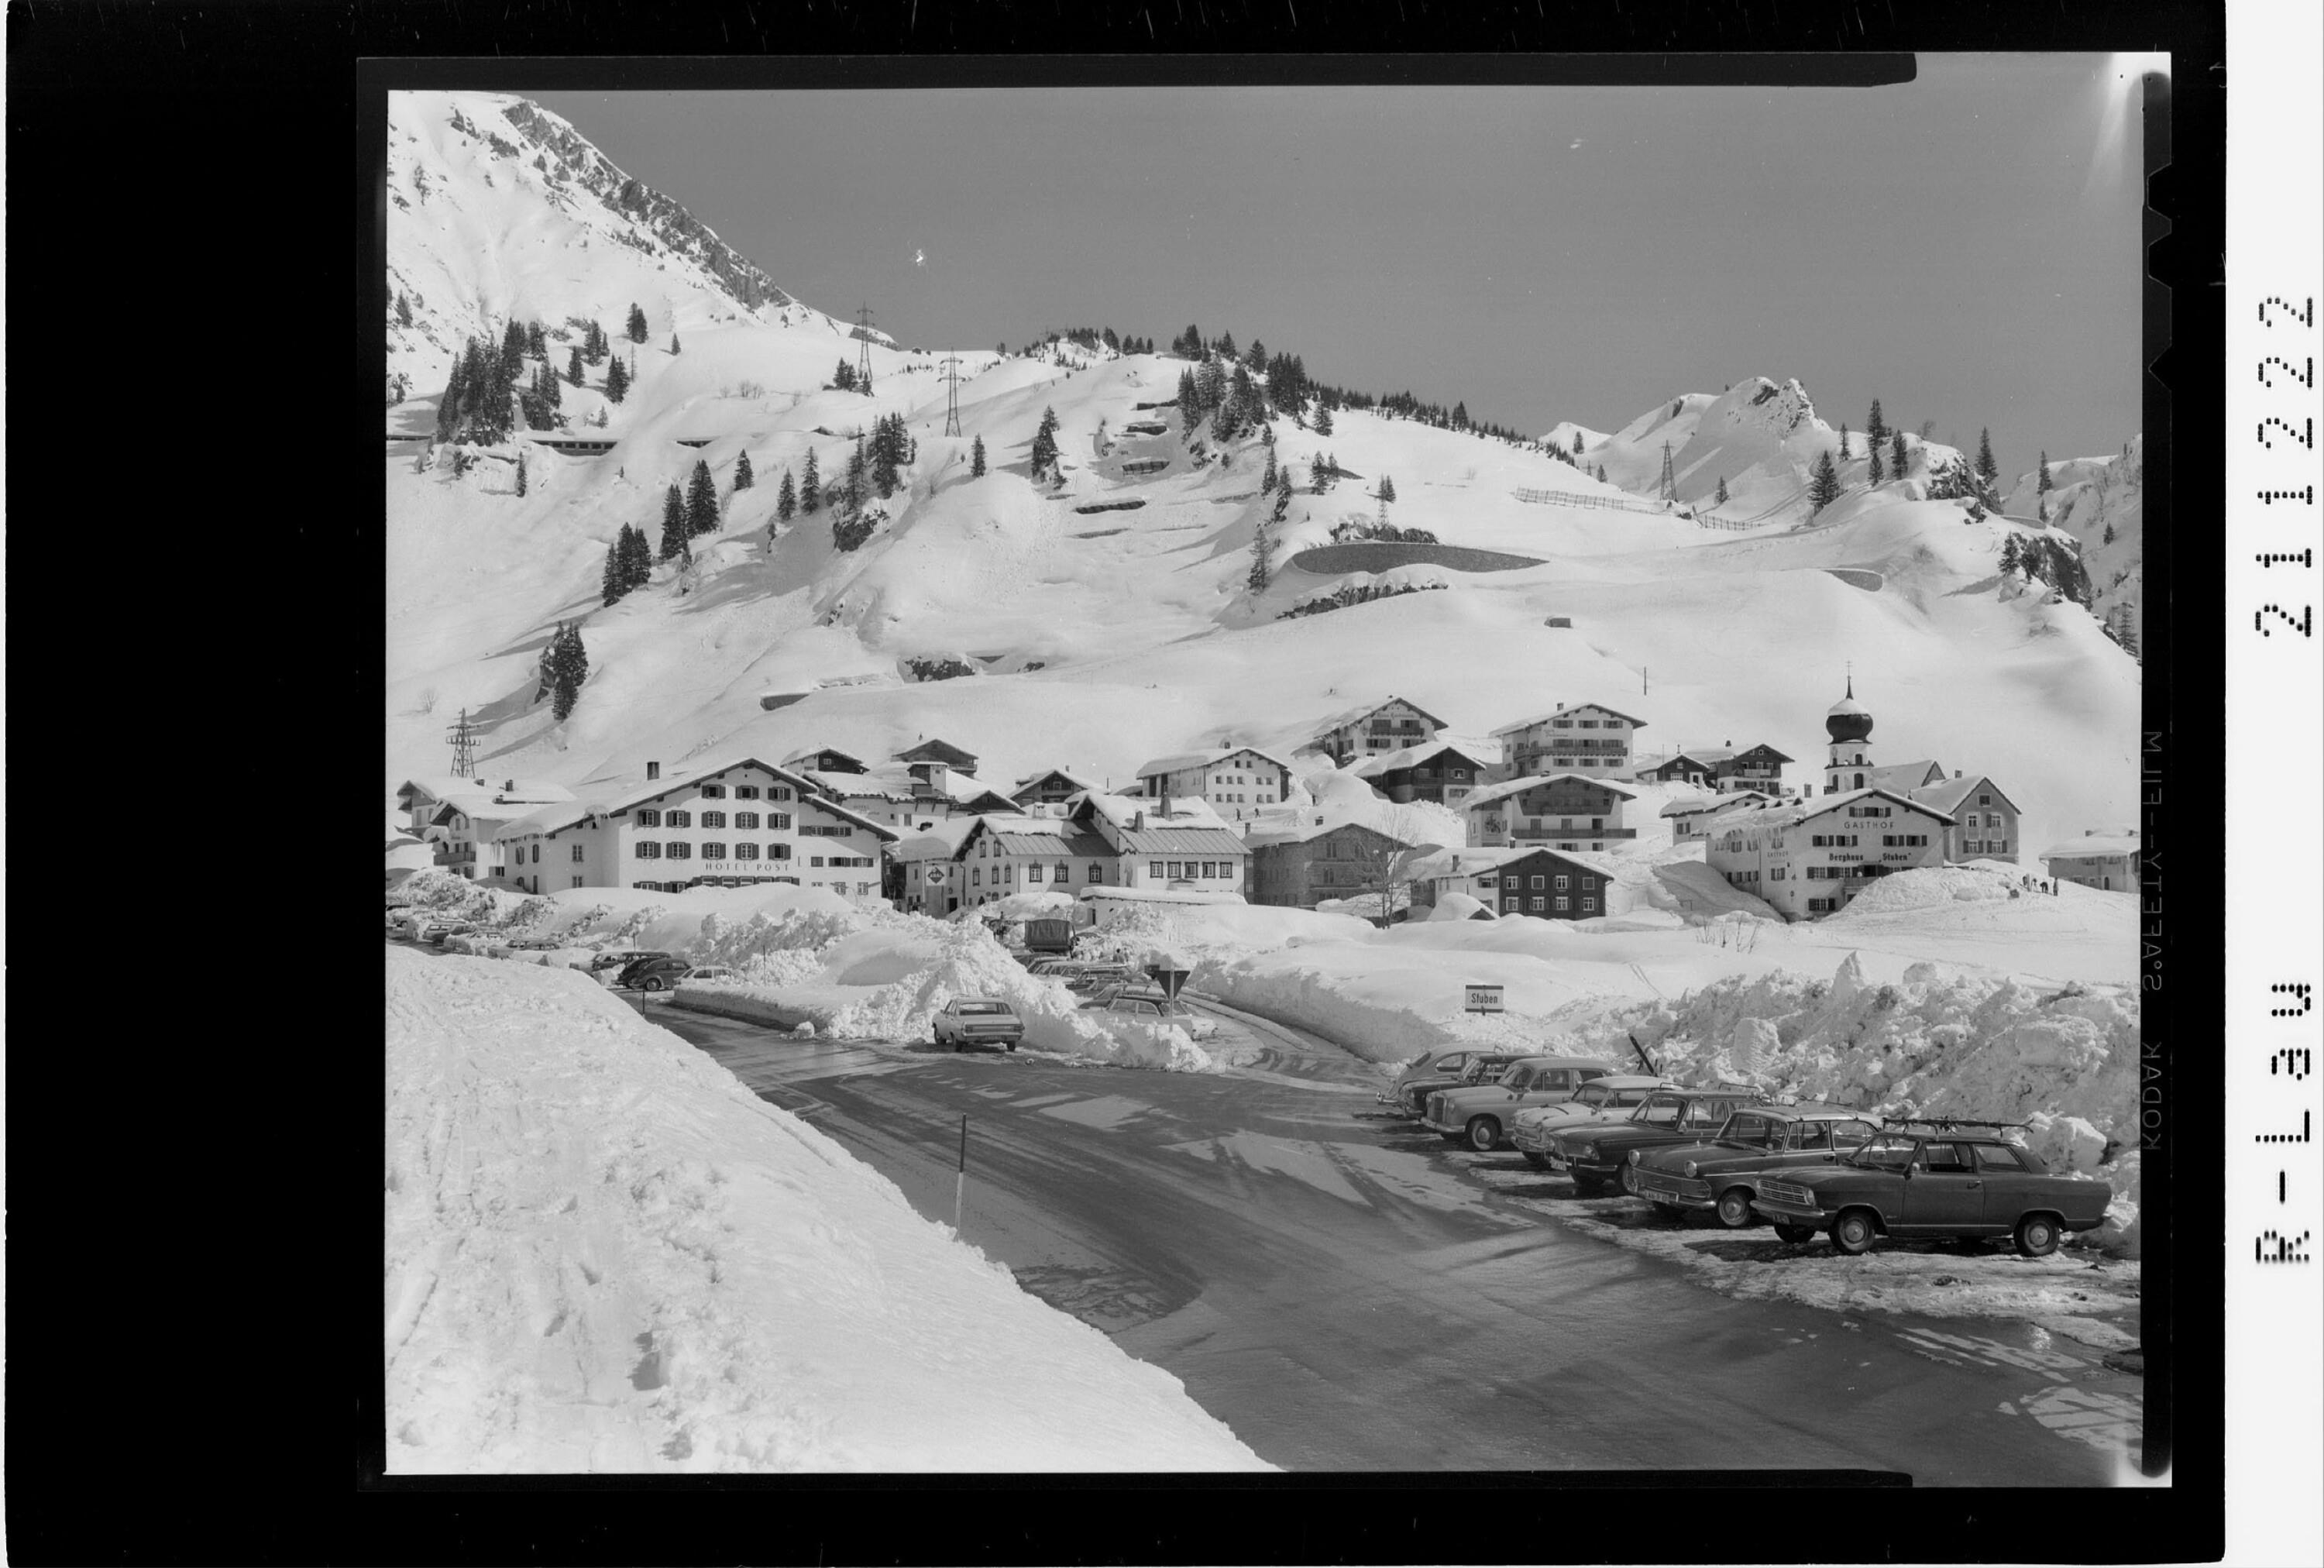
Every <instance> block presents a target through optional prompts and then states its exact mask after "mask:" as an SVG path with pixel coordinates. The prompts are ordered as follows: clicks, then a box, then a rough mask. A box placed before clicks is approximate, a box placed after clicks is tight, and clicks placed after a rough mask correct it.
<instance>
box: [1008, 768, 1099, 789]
mask: <svg viewBox="0 0 2324 1568" xmlns="http://www.w3.org/2000/svg"><path fill="white" fill-rule="evenodd" d="M1050 779H1064V780H1065V782H1066V783H1068V784H1070V785H1072V786H1073V787H1074V790H1075V792H1077V793H1078V792H1080V791H1083V790H1087V789H1099V788H1101V786H1100V785H1098V784H1096V783H1094V782H1093V781H1092V780H1090V779H1084V778H1083V777H1082V776H1081V775H1080V774H1078V773H1068V772H1066V771H1065V770H1064V769H1063V768H1045V769H1043V770H1041V771H1040V772H1038V773H1028V774H1027V775H1026V776H1025V777H1024V778H1022V779H1018V780H1017V793H1018V794H1019V796H1023V795H1029V794H1031V793H1032V792H1033V791H1034V790H1035V789H1037V788H1039V787H1040V786H1041V785H1044V784H1047V782H1048V781H1049V780H1050Z"/></svg>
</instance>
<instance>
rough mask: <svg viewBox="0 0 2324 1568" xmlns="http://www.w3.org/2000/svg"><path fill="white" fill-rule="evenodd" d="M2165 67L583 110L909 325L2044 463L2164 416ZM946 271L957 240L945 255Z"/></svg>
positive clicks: (1999, 58)
mask: <svg viewBox="0 0 2324 1568" xmlns="http://www.w3.org/2000/svg"><path fill="white" fill-rule="evenodd" d="M2148 63H2150V62H2149V61H2148V60H2145V59H2144V58H2143V57H2114V56H2106V55H1923V56H1922V57H1921V58H1920V71H1919V77H1918V79H1917V80H1915V81H1914V82H1912V83H1910V84H1907V85H1904V86H1899V87H1887V88H1498V87H1497V88H1457V87H1454V88H1442V87H1429V88H1152V89H1147V88H1136V89H1112V88H1091V89H1061V90H1055V91H1047V90H1043V91H1026V90H1006V91H919V92H915V91H905V92H853V93H850V92H782V93H715V92H701V93H687V92H636V93H550V94H542V95H536V100H537V101H538V102H539V103H541V104H542V105H543V106H546V107H548V108H549V109H551V110H553V111H555V112H556V113H558V114H560V115H564V116H565V117H566V118H567V120H570V121H571V122H572V123H573V125H575V127H576V129H578V130H579V131H580V132H581V134H583V135H585V136H586V137H588V138H589V139H590V140H591V141H592V142H593V143H595V144H596V145H597V147H598V148H599V150H600V151H602V152H604V153H605V155H606V156H607V157H609V158H611V159H612V160H613V161H614V162H615V163H617V164H619V165H621V166H622V168H623V169H624V170H626V171H628V172H629V173H631V174H633V175H635V176H636V177H637V178H639V179H641V180H644V181H645V182H646V183H647V184H649V185H651V186H653V187H655V188H657V189H660V190H662V191H664V192H665V193H667V194H668V195H669V196H671V197H672V198H675V199H677V200H678V201H679V202H680V203H682V204H683V205H684V206H685V207H686V208H687V209H688V210H690V211H691V212H692V213H693V214H694V215H695V216H696V217H698V218H700V219H701V220H702V221H703V222H705V223H706V224H708V225H709V226H711V227H712V228H714V229H715V230H716V231H717V232H718V234H719V235H721V236H722V237H723V238H724V239H725V240H726V241H727V242H728V243H729V244H733V246H734V247H735V248H736V249H738V250H740V251H741V252H742V254H745V255H747V256H749V257H750V258H751V259H752V260H753V261H755V262H757V263H759V264H760V265H761V266H762V267H764V268H765V269H766V270H767V271H768V272H769V273H770V274H771V275H772V276H773V277H774V279H775V280H776V281H777V282H779V284H780V285H781V286H782V287H783V288H785V289H787V290H788V291H791V292H792V293H794V294H797V295H798V297H799V298H801V299H802V300H806V301H807V303H809V304H811V305H814V306H816V308H817V309H823V310H825V311H828V312H830V313H831V314H833V315H836V316H847V315H851V314H853V311H854V309H855V307H856V306H857V304H858V303H860V302H862V301H867V300H868V301H869V302H870V304H871V308H872V310H873V312H874V319H875V321H876V322H877V324H878V325H879V326H880V327H881V328H882V329H884V330H886V331H889V332H890V333H892V334H894V335H895V337H897V339H898V341H899V342H901V343H903V344H906V345H908V346H926V347H938V346H990V345H994V344H999V343H1002V342H1006V343H1007V344H1008V345H1009V346H1011V347H1016V346H1019V345H1022V344H1024V343H1026V342H1028V340H1030V339H1032V338H1034V337H1039V336H1046V335H1047V332H1049V331H1051V330H1053V329H1054V330H1062V329H1064V328H1066V327H1084V326H1085V327H1107V326H1111V327H1113V328H1114V329H1115V330H1116V331H1118V332H1122V333H1135V334H1138V335H1139V336H1145V337H1153V338H1155V339H1157V342H1159V343H1161V344H1164V345H1167V343H1168V342H1169V340H1170V338H1171V337H1174V336H1175V335H1176V333H1178V332H1179V331H1180V330H1181V329H1182V328H1184V327H1186V326H1187V325H1188V324H1189V323H1194V324H1198V325H1200V327H1202V329H1203V332H1204V333H1205V334H1206V335H1208V336H1212V337H1216V336H1217V335H1218V334H1219V333H1220V332H1221V331H1222V330H1227V331H1231V332H1232V333H1233V334H1234V337H1235V340H1236V342H1237V344H1238V345H1240V346H1249V344H1250V340H1251V339H1252V338H1253V337H1259V338H1262V339H1263V340H1264V341H1265V342H1266V344H1267V346H1268V348H1269V350H1270V351H1272V350H1290V351H1294V352H1296V353H1297V354H1298V355H1300V356H1301V358H1302V359H1303V360H1304V361H1305V364H1306V366H1307V370H1308V374H1310V375H1311V376H1314V377H1315V378H1317V379H1319V380H1323V381H1326V382H1333V383H1338V384H1340V385H1343V386H1351V387H1360V388H1363V389H1365V390H1367V391H1370V392H1383V391H1402V390H1407V389H1408V390H1409V391H1411V392H1414V393H1415V394H1416V395H1417V396H1419V397H1421V398H1423V399H1425V400H1427V401H1436V402H1442V403H1444V404H1446V405H1448V406H1449V405H1450V404H1451V403H1452V401H1455V400H1456V399H1457V400H1462V401H1466V402H1467V404H1468V406H1469V410H1470V412H1471V414H1472V415H1474V416H1475V417H1476V418H1478V419H1480V420H1493V421H1496V422H1499V423H1501V424H1504V425H1509V426H1512V427H1515V428H1517V429H1522V430H1525V431H1527V432H1529V433H1538V432H1540V431H1543V430H1545V429H1548V428H1549V427H1550V426H1551V425H1552V424H1554V423H1555V422H1556V421H1558V420H1567V419H1571V420H1578V421H1580V422H1581V423H1582V424H1584V425H1588V426H1591V427H1593V428H1596V429H1615V428H1618V427H1619V426H1621V425H1623V424H1625V423H1627V422H1628V420H1631V419H1633V418H1634V417H1636V416H1637V415H1638V414H1639V413H1642V412H1644V411H1645V410H1646V409H1648V408H1650V407H1652V406H1653V405H1654V404H1655V403H1656V402H1659V401H1664V400H1666V399H1668V398H1671V397H1673V396H1675V395H1676V394H1678V393H1680V392H1716V391H1718V390H1720V389H1721V388H1723V387H1725V386H1727V385H1728V384H1729V383H1733V382H1735V381H1737V380H1738V379H1740V378H1742V377H1744V376H1747V375H1766V376H1772V377H1775V378H1776V379H1778V380H1780V379H1782V378H1784V377H1786V376H1794V377H1797V378H1798V379H1799V381H1800V382H1801V383H1802V384H1803V385H1804V386H1805V387H1806V388H1807V390H1808V394H1809V396H1810V397H1812V399H1814V400H1815V403H1816V408H1817V411H1818V412H1819V413H1821V415H1822V416H1823V417H1824V418H1825V419H1826V420H1830V421H1831V422H1833V423H1838V422H1840V420H1846V421H1847V422H1848V423H1849V425H1850V426H1851V427H1853V428H1856V429H1861V428H1862V427H1863V424H1864V416H1865V413H1866V411H1867V408H1868V407H1869V405H1870V403H1871V401H1872V399H1873V398H1874V397H1876V396H1877V397H1878V398H1879V399H1880V400H1881V404H1882V411H1883V412H1884V413H1885V414H1886V417H1887V420H1888V421H1889V423H1891V424H1895V425H1903V426H1905V427H1907V428H1912V429H1917V428H1919V426H1920V425H1921V423H1922V422H1923V420H1934V421H1935V422H1936V429H1935V432H1934V433H1935V435H1936V438H1938V439H1940V440H1944V441H1950V442H1953V443H1955V444H1957V445H1960V446H1963V447H1969V448H1971V449H1974V447H1975V444H1976V440H1977V432H1978V428H1979V427H1980V426H1990V427H1991V429H1992V430H1993V439H1994V449H1995V456H1996V457H1997V459H1998V460H1999V462H2000V464H2001V466H2002V469H2003V471H2004V473H2005V475H2013V476H2014V475H2015V474H2017V473H2019V472H2021V471H2023V470H2025V469H2028V468H2030V467H2032V466H2033V462H2034V458H2035V454H2036V452H2037V449H2041V448H2046V449H2047V450H2048V451H2049V452H2050V453H2051V455H2052V457H2087V456H2096V455H2098V454H2102V453H2106V452H2110V451H2113V450H2115V449H2116V448H2117V447H2120V446H2121V445H2122V443H2123V442H2124V441H2126V440H2127V439H2128V438H2130V437H2131V436H2133V435H2134V434H2135V433H2137V430H2138V428H2139V400H2140V382H2139V374H2140V369H2141V364H2140V355H2139V298H2140V278H2141V256H2140V252H2139V244H2138V232H2139V206H2140V176H2139V152H2138V143H2139V135H2140V114H2139V108H2138V98H2137V92H2136V79H2137V78H2136V72H2137V70H2138V69H2141V68H2142V67H2144V66H2145V65H2147V64H2148ZM916 257H918V258H919V259H918V260H917V261H916V259H915V258H916Z"/></svg>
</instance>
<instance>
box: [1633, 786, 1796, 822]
mask: <svg viewBox="0 0 2324 1568" xmlns="http://www.w3.org/2000/svg"><path fill="white" fill-rule="evenodd" d="M1770 798H1772V797H1769V796H1767V795H1764V794H1762V793H1760V792H1759V791H1758V790H1757V789H1738V790H1737V791H1736V792H1735V793H1734V794H1732V795H1682V796H1680V797H1679V798H1677V799H1675V800H1674V801H1672V802H1671V803H1670V804H1669V805H1668V806H1665V807H1663V808H1662V810H1661V812H1660V813H1658V815H1660V816H1693V815H1695V814H1696V813H1697V812H1700V811H1731V810H1733V809H1734V808H1735V807H1738V806H1752V805H1757V804H1758V803H1759V802H1762V801H1765V800H1767V799H1770Z"/></svg>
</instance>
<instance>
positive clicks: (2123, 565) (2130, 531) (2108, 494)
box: [2002, 436, 2146, 631]
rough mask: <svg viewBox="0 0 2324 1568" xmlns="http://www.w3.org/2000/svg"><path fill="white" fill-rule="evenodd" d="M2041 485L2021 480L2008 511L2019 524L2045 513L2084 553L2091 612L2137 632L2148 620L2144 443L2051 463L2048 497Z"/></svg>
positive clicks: (2036, 479) (2030, 478)
mask: <svg viewBox="0 0 2324 1568" xmlns="http://www.w3.org/2000/svg"><path fill="white" fill-rule="evenodd" d="M2041 482H2042V473H2041V470H2040V469H2038V468H2037V469H2035V470H2033V472H2031V473H2029V474H2024V475H2019V477H2018V480H2017V485H2016V488H2015V489H2014V490H2012V491H2011V492H2010V493H2009V494H2008V496H2007V498H2006V500H2005V501H2004V502H2003V503H2002V504H2003V509H2004V510H2005V511H2006V512H2009V513H2010V514H2011V515H2012V516H2014V517H2033V516H2036V515H2038V514H2039V513H2040V512H2042V511H2043V510H2044V509H2045V508H2046V510H2047V511H2048V512H2049V516H2050V525H2051V526H2052V528H2059V529H2063V530H2066V532H2068V533H2069V534H2070V535H2072V536H2073V538H2074V540H2075V541H2076V542H2077V543H2079V544H2080V546H2081V547H2082V564H2083V566H2084V567H2086V568H2087V569H2088V570H2089V574H2090V591H2091V601H2090V609H2091V612H2092V613H2095V614H2096V615H2098V617H2099V618H2100V619H2101V620H2103V619H2105V618H2107V617H2108V616H2111V615H2114V614H2116V613H2117V612H2118V611H2123V610H2127V612H2128V613H2129V616H2130V623H2131V626H2132V629H2133V630H2134V631H2136V630H2137V629H2138V628H2140V626H2141V625H2142V624H2143V616H2144V613H2145V576H2146V565H2145V559H2146V547H2145V530H2144V512H2145V506H2144V499H2145V484H2146V438H2145V437H2144V436H2136V437H2134V438H2131V439H2130V440H2129V441H2126V442H2125V443H2124V444H2123V448H2122V450H2121V451H2120V452H2119V453H2116V454H2112V455H2109V456H2107V457H2069V458H2067V459H2066V460H2065V461H2064V462H2062V463H2052V464H2051V465H2050V485H2051V488H2050V493H2048V494H2047V495H2046V496H2045V495H2043V494H2042V493H2041Z"/></svg>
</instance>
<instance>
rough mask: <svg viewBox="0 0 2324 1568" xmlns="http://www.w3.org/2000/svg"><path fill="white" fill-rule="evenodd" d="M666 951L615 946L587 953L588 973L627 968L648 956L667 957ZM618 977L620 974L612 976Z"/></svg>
mask: <svg viewBox="0 0 2324 1568" xmlns="http://www.w3.org/2000/svg"><path fill="white" fill-rule="evenodd" d="M667 957H669V954H667V953H641V952H640V951H639V950H638V949H636V948H634V947H617V948H614V949H613V951H611V952H608V953H592V954H591V955H589V973H592V974H602V973H604V972H605V971H606V970H608V969H616V970H618V969H627V968H628V967H629V966H630V965H631V964H642V963H644V962H645V961H646V960H647V959H649V958H667ZM614 978H615V979H617V980H618V979H619V978H620V976H619V975H616V976H614Z"/></svg>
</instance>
